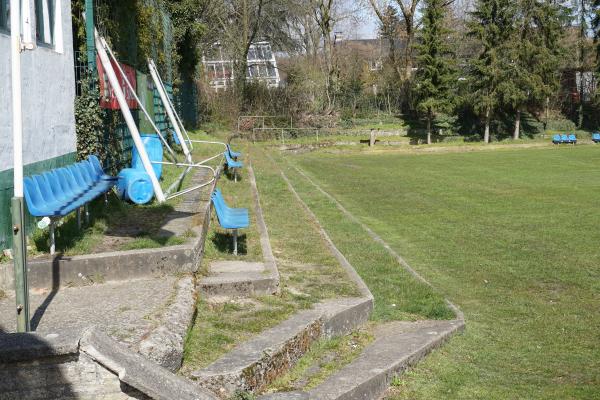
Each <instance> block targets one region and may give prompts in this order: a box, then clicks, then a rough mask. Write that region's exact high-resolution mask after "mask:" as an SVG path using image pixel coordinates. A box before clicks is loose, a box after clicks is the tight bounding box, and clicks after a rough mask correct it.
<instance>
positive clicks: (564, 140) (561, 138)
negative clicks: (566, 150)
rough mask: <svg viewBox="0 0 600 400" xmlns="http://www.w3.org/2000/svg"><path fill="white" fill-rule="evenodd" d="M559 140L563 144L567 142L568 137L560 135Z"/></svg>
mask: <svg viewBox="0 0 600 400" xmlns="http://www.w3.org/2000/svg"><path fill="white" fill-rule="evenodd" d="M560 140H562V141H563V142H567V141H568V140H569V137H568V136H567V135H564V134H563V135H560Z"/></svg>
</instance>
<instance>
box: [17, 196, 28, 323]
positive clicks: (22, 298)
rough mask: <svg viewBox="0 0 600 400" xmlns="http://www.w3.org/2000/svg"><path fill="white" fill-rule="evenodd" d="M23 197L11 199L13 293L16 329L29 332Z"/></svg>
mask: <svg viewBox="0 0 600 400" xmlns="http://www.w3.org/2000/svg"><path fill="white" fill-rule="evenodd" d="M23 208H24V207H23V198H22V197H13V199H12V222H13V257H14V264H15V294H16V303H17V304H16V306H17V331H18V332H29V331H30V330H31V328H30V326H29V285H28V283H27V246H26V243H25V226H24V221H25V213H24V210H23Z"/></svg>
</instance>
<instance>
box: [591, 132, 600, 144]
mask: <svg viewBox="0 0 600 400" xmlns="http://www.w3.org/2000/svg"><path fill="white" fill-rule="evenodd" d="M592 141H593V142H594V143H598V142H600V133H598V132H596V133H593V134H592Z"/></svg>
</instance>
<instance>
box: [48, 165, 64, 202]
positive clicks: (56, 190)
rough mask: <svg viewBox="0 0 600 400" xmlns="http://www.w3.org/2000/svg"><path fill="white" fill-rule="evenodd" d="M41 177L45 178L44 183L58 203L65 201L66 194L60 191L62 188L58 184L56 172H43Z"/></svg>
mask: <svg viewBox="0 0 600 400" xmlns="http://www.w3.org/2000/svg"><path fill="white" fill-rule="evenodd" d="M42 175H43V176H44V178H46V181H47V182H48V184H49V185H50V189H51V190H52V193H53V194H54V197H55V198H56V199H57V200H58V201H64V200H66V199H67V194H66V193H65V191H64V190H63V189H62V186H61V184H60V178H59V176H58V172H57V171H56V170H52V171H47V172H44V173H43V174H42Z"/></svg>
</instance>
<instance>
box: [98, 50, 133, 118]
mask: <svg viewBox="0 0 600 400" xmlns="http://www.w3.org/2000/svg"><path fill="white" fill-rule="evenodd" d="M96 64H97V65H98V80H99V81H100V107H102V108H108V109H110V110H118V109H119V102H118V101H117V96H115V92H114V90H113V89H112V87H111V86H110V83H109V82H108V77H107V76H106V73H105V72H104V67H103V66H102V63H101V62H100V57H98V59H97V63H96ZM111 65H112V67H113V69H114V71H115V74H116V75H117V79H118V80H119V84H120V86H121V89H122V90H123V93H124V94H125V98H126V99H127V105H128V106H129V108H137V106H138V104H137V102H136V101H135V97H134V96H133V94H132V93H131V90H129V86H127V83H126V82H125V79H124V78H123V75H121V72H120V71H119V69H118V68H117V66H116V64H115V62H114V61H112V60H111ZM119 65H120V66H121V69H122V70H123V72H124V73H125V76H126V77H127V80H128V81H129V83H131V86H132V87H133V90H137V80H136V75H135V69H134V68H133V67H130V66H129V65H125V64H119Z"/></svg>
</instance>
